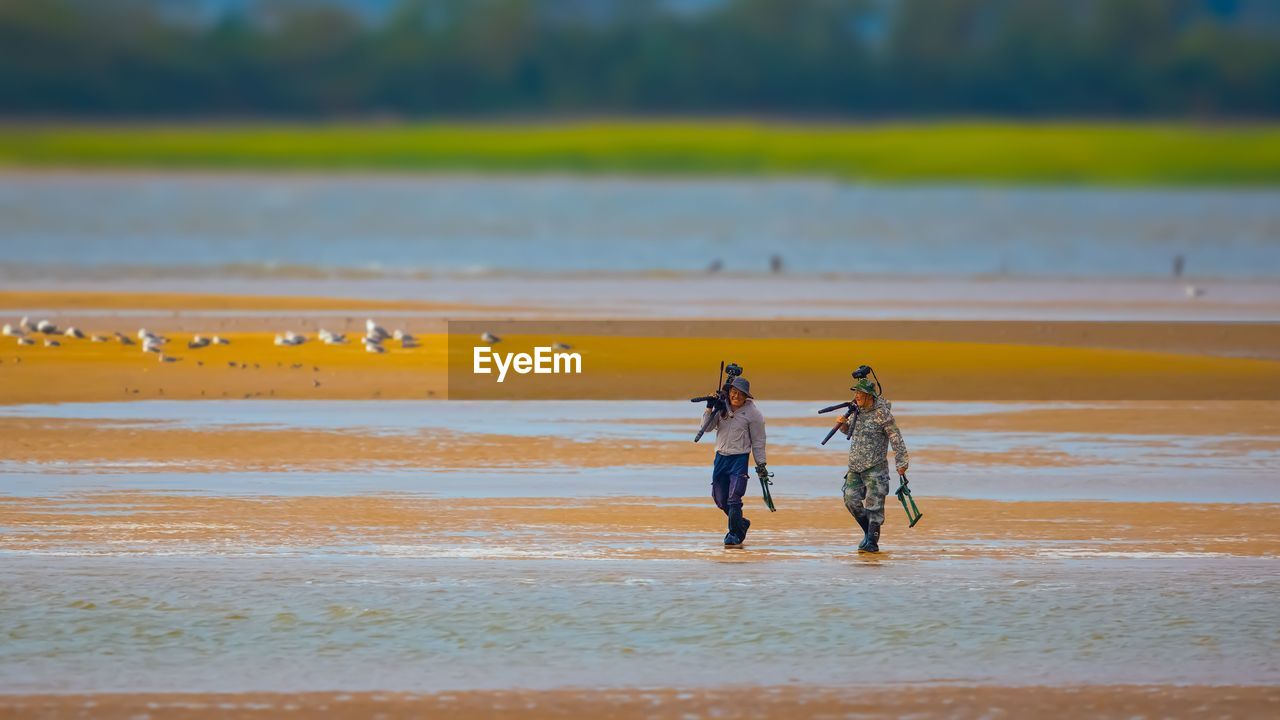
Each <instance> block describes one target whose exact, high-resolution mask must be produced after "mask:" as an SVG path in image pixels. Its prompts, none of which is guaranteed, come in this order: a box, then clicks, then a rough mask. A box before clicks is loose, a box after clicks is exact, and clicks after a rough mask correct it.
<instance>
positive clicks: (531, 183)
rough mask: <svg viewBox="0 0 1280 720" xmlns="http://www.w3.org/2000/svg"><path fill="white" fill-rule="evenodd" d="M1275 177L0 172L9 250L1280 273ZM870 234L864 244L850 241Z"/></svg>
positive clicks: (153, 256) (60, 256)
mask: <svg viewBox="0 0 1280 720" xmlns="http://www.w3.org/2000/svg"><path fill="white" fill-rule="evenodd" d="M1278 208H1280V193H1277V191H1275V190H1269V189H1260V190H1204V189H1094V188H992V187H980V186H950V187H948V186H942V187H875V186H861V185H847V184H842V183H837V182H828V181H817V180H727V179H721V180H715V179H711V180H661V179H654V180H648V179H621V178H572V177H523V178H521V177H510V178H482V177H463V176H454V177H439V176H436V177H431V176H427V177H414V176H367V175H366V176H350V175H346V176H321V175H312V176H307V175H287V174H271V175H246V174H234V175H221V176H219V175H213V174H210V175H193V174H181V173H179V174H166V173H139V174H134V173H130V174H121V173H114V174H113V173H101V174H83V175H75V174H69V173H40V174H22V173H5V174H0V217H4V218H5V222H4V223H3V226H0V261H4V262H7V263H17V264H29V263H38V264H53V265H102V264H134V265H152V266H156V265H185V266H214V265H225V264H245V265H249V266H263V267H268V268H269V267H270V266H271V265H273V264H285V265H304V266H318V267H347V268H368V267H372V268H390V269H393V270H403V269H427V270H475V269H508V270H534V271H573V270H597V271H628V272H635V271H648V270H676V271H698V270H701V269H703V268H705V267H707V266H708V264H709V263H711V262H712V261H713V260H720V261H722V262H723V264H724V267H725V269H727V270H731V271H764V270H766V269H767V263H768V258H769V256H770V255H772V254H774V253H779V254H781V255H783V256H784V260H785V261H786V263H787V266H788V267H789V268H791V269H793V270H796V271H800V272H809V273H814V272H830V271H841V272H858V273H864V274H871V273H892V274H895V275H903V274H917V273H927V274H941V275H954V274H973V273H1013V274H1042V275H1043V274H1052V275H1079V276H1092V277H1097V276H1124V275H1145V276H1152V277H1164V276H1167V275H1168V273H1169V271H1170V267H1171V262H1172V258H1173V257H1174V255H1177V254H1182V255H1184V256H1186V258H1187V263H1188V264H1187V269H1188V272H1190V273H1194V274H1197V275H1218V276H1234V277H1249V276H1263V277H1275V276H1277V275H1280V209H1278ZM852 248H856V249H857V250H856V253H853V252H852V251H851V249H852Z"/></svg>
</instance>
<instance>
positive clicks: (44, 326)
mask: <svg viewBox="0 0 1280 720" xmlns="http://www.w3.org/2000/svg"><path fill="white" fill-rule="evenodd" d="M3 334H4V335H5V336H6V337H13V338H17V341H18V344H19V345H35V344H36V336H43V338H42V340H43V343H44V345H45V347H58V346H60V345H61V344H62V343H61V341H59V340H58V338H59V337H64V338H75V339H79V340H83V339H85V338H88V339H89V340H90V341H91V342H110V341H111V340H112V338H111V337H108V336H106V335H85V333H84V332H82V331H81V330H80V329H79V328H76V327H68V328H67V329H66V330H61V329H59V328H58V326H57V325H55V324H54V323H52V322H50V321H49V320H41V321H39V322H32V321H31V319H30V318H27V317H24V318H22V319H21V320H20V321H18V324H17V325H16V326H15V325H11V324H8V323H6V324H5V325H4V328H3ZM113 336H114V339H115V341H116V342H118V343H120V344H121V345H138V344H141V347H142V351H143V352H144V353H154V354H155V355H156V356H157V357H158V358H159V360H160V362H174V361H175V360H177V358H175V357H173V356H172V355H167V354H165V351H164V346H165V345H167V344H168V343H169V339H168V338H166V337H164V336H163V335H157V334H156V333H153V332H151V331H150V330H147V329H146V328H139V329H138V334H137V338H138V339H137V340H136V341H135V340H134V339H133V338H131V337H129V336H128V335H125V334H124V333H121V332H119V331H117V332H115V333H113ZM485 336H486V337H485V342H489V343H490V344H492V343H496V342H498V341H499V339H498V338H497V337H496V336H493V335H491V334H490V333H485ZM316 339H317V340H319V341H320V342H321V343H324V344H325V345H346V344H348V342H347V336H346V335H345V334H343V333H335V332H330V331H329V330H326V329H324V328H320V330H319V331H318V332H317V333H316ZM389 340H390V341H396V342H399V343H400V347H401V348H403V349H410V348H416V347H418V339H417V338H416V337H414V336H413V335H412V334H411V333H408V332H405V331H404V330H399V329H397V330H395V331H393V332H387V331H386V330H385V329H383V328H382V327H381V326H379V325H378V324H377V323H376V322H374V321H373V319H372V318H370V319H369V320H366V321H365V334H364V336H363V337H361V338H360V342H361V343H362V344H363V345H364V349H365V352H369V353H374V354H382V353H385V352H386V351H387V348H386V346H385V345H384V343H385V342H387V341H389ZM274 342H275V344H276V345H280V346H292V345H302V344H303V343H305V342H307V336H305V335H299V334H298V333H295V332H285V333H282V334H277V335H276V336H275V341H274ZM230 344H231V341H230V340H227V339H226V338H224V337H221V336H219V335H214V336H213V337H205V336H203V335H196V336H195V337H193V338H192V339H191V340H189V341H188V342H187V348H188V349H189V350H196V349H199V348H203V347H208V346H210V345H230Z"/></svg>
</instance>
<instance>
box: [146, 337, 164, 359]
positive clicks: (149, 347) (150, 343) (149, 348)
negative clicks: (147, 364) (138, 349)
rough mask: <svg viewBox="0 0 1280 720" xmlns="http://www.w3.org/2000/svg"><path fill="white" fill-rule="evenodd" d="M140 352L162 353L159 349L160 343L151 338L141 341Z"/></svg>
mask: <svg viewBox="0 0 1280 720" xmlns="http://www.w3.org/2000/svg"><path fill="white" fill-rule="evenodd" d="M142 352H153V353H156V354H160V355H163V354H164V352H163V351H162V350H161V349H160V343H158V342H155V341H154V340H152V339H147V340H144V341H143V342H142Z"/></svg>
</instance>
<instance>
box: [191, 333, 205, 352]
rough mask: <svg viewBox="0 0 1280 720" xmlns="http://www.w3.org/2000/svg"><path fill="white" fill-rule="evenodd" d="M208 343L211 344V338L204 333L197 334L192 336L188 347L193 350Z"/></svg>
mask: <svg viewBox="0 0 1280 720" xmlns="http://www.w3.org/2000/svg"><path fill="white" fill-rule="evenodd" d="M208 344H209V338H207V337H205V336H203V335H197V336H195V337H193V338H191V340H190V342H188V343H187V347H188V348H190V349H192V350H195V349H196V348H202V347H204V346H206V345H208Z"/></svg>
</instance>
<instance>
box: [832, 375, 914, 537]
mask: <svg viewBox="0 0 1280 720" xmlns="http://www.w3.org/2000/svg"><path fill="white" fill-rule="evenodd" d="M853 400H854V402H855V403H857V406H858V411H857V413H855V414H854V416H853V420H852V422H853V426H852V427H850V425H849V421H848V420H845V421H844V422H842V423H841V424H840V429H841V430H842V431H844V432H846V433H848V434H849V435H850V442H849V472H848V473H847V474H845V476H844V506H845V507H846V508H848V509H849V513H850V514H851V515H853V519H854V520H856V521H857V522H858V525H859V526H861V527H862V534H863V537H862V542H861V543H859V544H858V552H869V553H876V552H880V544H879V543H880V525H881V523H883V522H884V499H885V496H887V495H888V494H889V446H890V445H892V446H893V454H894V463H895V464H896V465H897V468H898V474H899V475H902V474H904V473H906V471H907V444H906V442H904V441H903V440H902V431H901V430H899V429H898V423H897V422H896V421H895V420H894V419H893V413H891V412H889V408H890V403H889V401H888V400H885V399H884V398H882V397H879V396H878V395H877V394H876V392H875V385H873V384H872V383H871V381H869V380H867V379H865V378H863V379H861V380H859V381H858V382H857V384H855V385H854V386H853Z"/></svg>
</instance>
